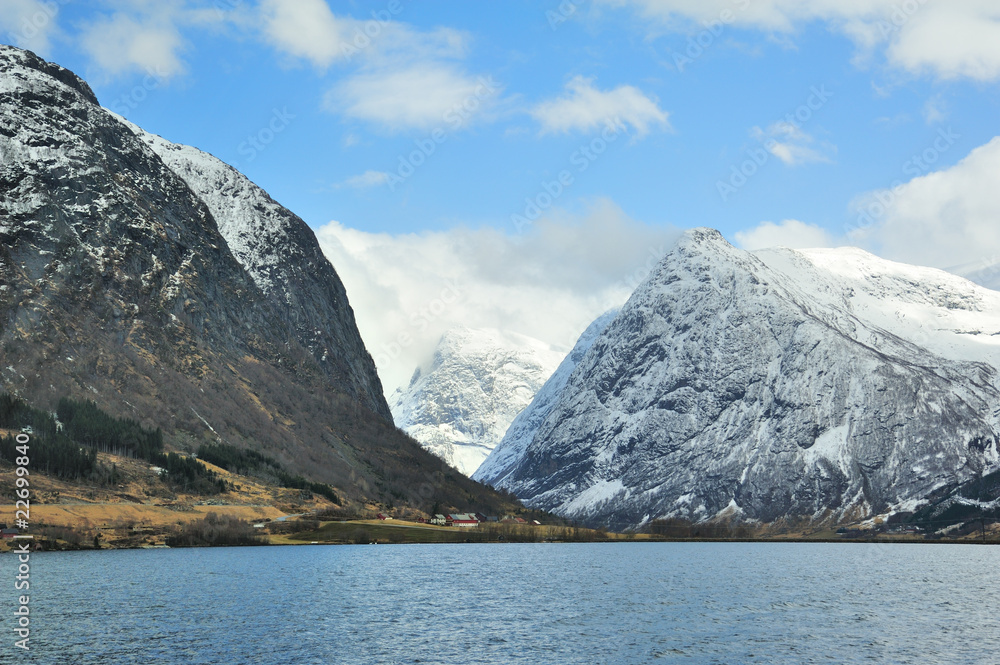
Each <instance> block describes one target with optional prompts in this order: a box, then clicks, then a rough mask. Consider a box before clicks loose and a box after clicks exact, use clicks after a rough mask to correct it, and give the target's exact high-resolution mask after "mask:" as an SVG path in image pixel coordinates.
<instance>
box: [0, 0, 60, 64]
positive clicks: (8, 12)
mask: <svg viewBox="0 0 1000 665" xmlns="http://www.w3.org/2000/svg"><path fill="white" fill-rule="evenodd" d="M58 16H59V5H57V4H56V3H54V2H43V1H42V0H3V2H0V36H3V41H7V40H10V43H12V44H14V45H15V46H19V47H21V48H26V49H29V50H31V51H34V52H36V53H39V54H41V55H45V54H47V53H48V52H49V50H50V49H51V48H52V37H53V36H54V35H55V34H57V33H58V26H57V23H56V21H57V19H58Z"/></svg>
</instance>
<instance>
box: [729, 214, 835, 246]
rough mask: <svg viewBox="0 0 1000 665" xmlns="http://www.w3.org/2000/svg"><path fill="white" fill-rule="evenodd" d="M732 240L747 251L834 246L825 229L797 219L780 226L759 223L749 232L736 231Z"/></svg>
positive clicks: (789, 220)
mask: <svg viewBox="0 0 1000 665" xmlns="http://www.w3.org/2000/svg"><path fill="white" fill-rule="evenodd" d="M734 238H735V239H736V244H738V245H739V246H740V247H742V248H743V249H749V250H753V249H766V248H769V247H788V248H791V249H813V248H816V247H833V246H834V239H833V237H832V236H831V235H830V233H829V232H827V231H826V229H823V228H821V227H819V226H816V225H815V224H806V223H805V222H800V221H799V220H797V219H786V220H785V221H783V222H781V223H780V224H775V223H774V222H761V223H760V224H758V225H757V226H756V227H754V228H752V229H750V230H749V231H737V232H736V233H735V234H734Z"/></svg>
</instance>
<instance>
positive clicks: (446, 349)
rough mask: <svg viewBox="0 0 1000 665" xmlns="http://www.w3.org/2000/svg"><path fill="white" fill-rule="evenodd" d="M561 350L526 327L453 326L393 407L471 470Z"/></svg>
mask: <svg viewBox="0 0 1000 665" xmlns="http://www.w3.org/2000/svg"><path fill="white" fill-rule="evenodd" d="M562 358H563V354H562V353H560V352H558V351H554V350H553V349H552V348H551V347H550V346H549V345H547V344H545V343H544V342H541V341H539V340H536V339H532V338H530V337H527V336H525V335H519V334H517V333H512V332H503V331H499V330H473V329H469V328H454V329H452V330H449V331H448V332H446V333H445V334H444V335H443V336H442V338H441V341H440V343H439V344H438V346H437V348H436V349H435V351H434V358H433V360H432V361H431V363H430V364H429V365H428V366H427V367H425V368H418V369H417V371H416V372H415V373H414V375H413V378H412V379H411V380H410V384H409V386H407V388H406V389H405V390H403V389H399V390H397V391H396V392H395V393H394V394H393V395H392V396H391V397H390V407H391V408H392V413H393V415H394V417H395V419H396V424H397V425H398V426H399V427H400V428H401V429H402V430H403V431H405V432H407V433H408V434H409V435H410V436H412V437H413V438H414V439H416V440H417V441H419V442H420V444H421V445H422V446H424V448H426V449H427V450H429V451H431V452H432V453H434V454H435V455H437V456H438V457H440V458H442V459H444V460H445V461H447V462H448V463H449V464H451V465H452V466H454V467H455V468H457V469H458V470H459V471H461V472H462V473H464V474H466V475H472V473H473V472H474V471H475V470H476V469H477V468H478V467H479V465H480V464H481V463H482V462H483V460H484V459H486V457H487V455H489V454H490V451H491V450H493V448H494V446H496V444H497V443H498V442H499V441H500V439H501V438H502V437H503V435H504V433H505V432H506V431H507V428H508V427H509V426H510V424H511V422H512V421H513V420H514V418H515V416H517V414H518V413H520V412H521V410H522V409H524V407H526V406H527V405H528V404H529V403H530V402H531V400H532V398H533V397H534V395H535V393H536V392H537V391H538V389H539V388H540V387H541V386H542V384H543V383H545V380H546V379H548V378H549V376H550V375H551V374H552V372H553V370H554V369H555V368H556V366H557V365H558V364H559V362H560V361H561V360H562Z"/></svg>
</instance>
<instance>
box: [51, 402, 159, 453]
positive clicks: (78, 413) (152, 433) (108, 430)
mask: <svg viewBox="0 0 1000 665" xmlns="http://www.w3.org/2000/svg"><path fill="white" fill-rule="evenodd" d="M56 417H57V418H58V419H59V422H60V423H62V426H63V431H64V432H65V433H66V434H67V436H69V437H70V438H71V439H73V440H74V441H76V442H77V443H80V444H82V445H85V446H90V447H91V448H96V449H97V450H99V451H101V452H104V453H111V454H113V455H121V456H125V457H138V458H139V459H144V460H149V461H152V457H153V455H155V454H157V453H159V452H161V451H162V450H163V432H161V431H160V429H159V428H156V429H155V430H151V429H146V428H145V427H143V426H142V425H140V424H139V423H138V421H135V420H132V419H131V418H115V417H114V416H111V415H109V414H107V413H105V412H104V411H102V410H101V409H99V408H98V407H97V405H96V404H94V403H93V402H91V401H90V400H87V401H84V402H78V401H76V400H72V399H69V398H68V397H63V398H62V399H60V400H59V404H58V406H57V407H56Z"/></svg>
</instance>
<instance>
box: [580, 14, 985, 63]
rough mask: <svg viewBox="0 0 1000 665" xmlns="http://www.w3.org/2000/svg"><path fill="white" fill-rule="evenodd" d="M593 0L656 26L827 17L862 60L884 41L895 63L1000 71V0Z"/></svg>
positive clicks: (790, 26)
mask: <svg viewBox="0 0 1000 665" xmlns="http://www.w3.org/2000/svg"><path fill="white" fill-rule="evenodd" d="M595 1H596V2H598V3H599V4H605V5H611V6H629V7H632V8H634V9H635V10H636V11H638V12H639V14H640V15H642V16H643V17H644V18H647V19H652V20H653V21H655V23H656V25H657V26H658V27H661V28H662V27H663V26H666V27H667V28H668V29H676V30H689V29H690V27H691V22H692V21H693V22H695V23H696V24H702V25H704V24H705V23H707V22H715V23H717V24H721V25H733V26H736V27H741V28H750V29H757V30H762V31H767V32H771V33H784V34H788V33H792V32H794V31H795V30H797V29H798V28H800V27H801V26H802V25H804V24H806V23H809V22H812V21H822V22H825V23H827V24H828V25H829V26H830V27H831V28H833V29H835V30H838V31H840V32H842V33H844V34H845V35H847V36H848V37H849V38H850V39H851V40H853V41H854V43H855V44H856V46H857V47H858V49H859V51H860V55H861V56H862V57H861V58H860V60H864V59H865V58H864V56H865V55H866V54H869V53H871V52H873V51H875V50H876V49H882V51H883V52H884V54H885V57H886V59H887V61H888V62H889V63H890V64H892V65H894V66H896V67H899V68H902V69H904V70H906V71H909V72H911V73H922V72H929V73H931V74H933V75H936V76H938V77H940V78H944V79H954V78H962V77H966V78H972V79H976V80H983V81H989V80H995V79H997V78H1000V5H998V4H997V3H996V2H995V1H994V0H948V1H947V2H943V1H932V0H910V1H908V2H900V1H899V0H735V1H734V0H595ZM699 27H700V26H699Z"/></svg>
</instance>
